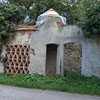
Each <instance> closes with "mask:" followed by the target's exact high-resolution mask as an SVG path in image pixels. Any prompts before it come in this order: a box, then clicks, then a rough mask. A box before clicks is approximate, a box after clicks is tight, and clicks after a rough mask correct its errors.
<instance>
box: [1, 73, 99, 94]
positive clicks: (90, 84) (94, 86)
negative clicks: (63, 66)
mask: <svg viewBox="0 0 100 100" xmlns="http://www.w3.org/2000/svg"><path fill="white" fill-rule="evenodd" d="M0 84H4V85H10V86H18V87H24V88H37V89H47V90H54V91H64V92H65V91H66V92H71V93H80V94H90V95H100V79H98V78H96V77H91V78H86V77H84V76H81V74H80V72H77V73H75V72H69V71H67V72H66V75H65V77H60V76H56V77H54V78H50V77H44V76H41V75H38V74H27V75H24V74H19V75H18V74H0Z"/></svg>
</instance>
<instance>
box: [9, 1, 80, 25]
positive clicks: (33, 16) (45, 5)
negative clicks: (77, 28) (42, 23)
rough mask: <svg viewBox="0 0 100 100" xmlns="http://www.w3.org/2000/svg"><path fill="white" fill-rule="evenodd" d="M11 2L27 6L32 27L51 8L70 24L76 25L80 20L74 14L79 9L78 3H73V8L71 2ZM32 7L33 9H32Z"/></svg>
mask: <svg viewBox="0 0 100 100" xmlns="http://www.w3.org/2000/svg"><path fill="white" fill-rule="evenodd" d="M9 2H10V3H14V4H16V5H20V6H22V5H23V6H25V7H26V8H27V13H26V15H28V16H29V17H30V24H32V25H33V24H35V22H36V20H37V17H38V16H39V15H40V14H41V13H44V12H45V11H47V10H48V9H50V8H53V9H54V10H55V11H57V12H58V13H59V14H60V15H62V16H64V17H66V18H67V23H68V24H73V23H76V22H77V20H78V19H77V18H76V17H77V16H76V15H75V13H73V12H74V10H75V9H76V8H77V7H76V3H73V6H71V5H70V3H69V0H9ZM30 6H32V9H30ZM74 15H75V16H74Z"/></svg>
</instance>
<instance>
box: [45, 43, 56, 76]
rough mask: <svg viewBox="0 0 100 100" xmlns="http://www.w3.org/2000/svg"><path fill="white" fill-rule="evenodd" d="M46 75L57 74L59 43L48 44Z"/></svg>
mask: <svg viewBox="0 0 100 100" xmlns="http://www.w3.org/2000/svg"><path fill="white" fill-rule="evenodd" d="M46 48H47V52H46V70H45V72H46V76H55V75H56V63H57V45H55V44H49V45H47V46H46Z"/></svg>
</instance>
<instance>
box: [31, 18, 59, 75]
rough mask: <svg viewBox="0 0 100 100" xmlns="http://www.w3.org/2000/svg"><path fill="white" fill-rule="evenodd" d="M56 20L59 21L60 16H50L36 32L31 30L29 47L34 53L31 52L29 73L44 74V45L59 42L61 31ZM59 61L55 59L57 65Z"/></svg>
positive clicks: (45, 49) (45, 50)
mask: <svg viewBox="0 0 100 100" xmlns="http://www.w3.org/2000/svg"><path fill="white" fill-rule="evenodd" d="M58 22H61V19H60V18H50V19H49V20H48V21H47V22H45V23H43V24H42V25H41V26H40V27H38V30H37V31H36V32H33V34H32V40H31V49H32V50H33V51H34V53H35V54H32V53H31V62H32V63H31V64H30V67H29V68H30V72H31V73H39V74H43V75H45V74H46V72H45V71H46V52H47V48H46V45H48V44H58V45H59V44H60V43H61V31H60V27H59V23H58ZM32 50H31V51H32ZM59 61H60V59H59V60H58V61H57V63H58V64H57V65H58V67H60V64H59ZM56 73H57V72H56Z"/></svg>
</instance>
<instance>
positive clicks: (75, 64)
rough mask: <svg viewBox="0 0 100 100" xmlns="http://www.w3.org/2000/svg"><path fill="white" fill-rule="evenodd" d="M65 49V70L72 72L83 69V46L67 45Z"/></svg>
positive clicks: (76, 44)
mask: <svg viewBox="0 0 100 100" xmlns="http://www.w3.org/2000/svg"><path fill="white" fill-rule="evenodd" d="M64 48H65V50H64V69H69V70H71V71H76V70H79V69H81V62H82V45H81V44H79V43H67V44H65V46H64Z"/></svg>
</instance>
